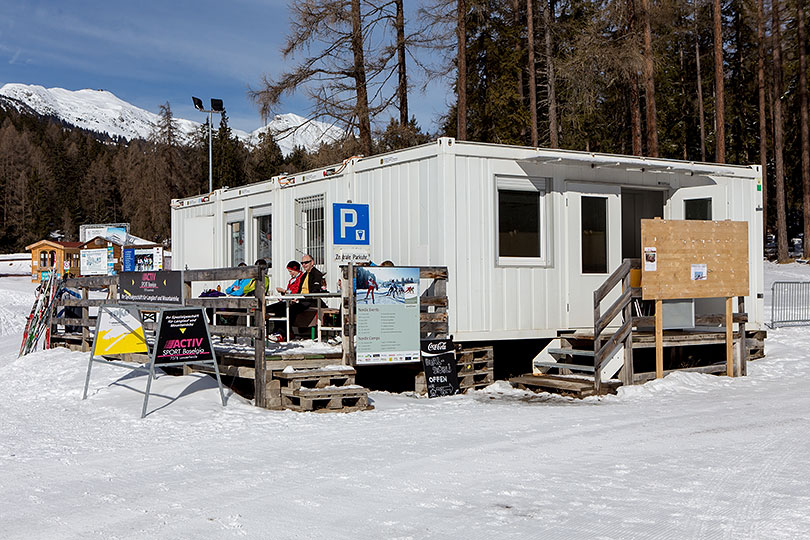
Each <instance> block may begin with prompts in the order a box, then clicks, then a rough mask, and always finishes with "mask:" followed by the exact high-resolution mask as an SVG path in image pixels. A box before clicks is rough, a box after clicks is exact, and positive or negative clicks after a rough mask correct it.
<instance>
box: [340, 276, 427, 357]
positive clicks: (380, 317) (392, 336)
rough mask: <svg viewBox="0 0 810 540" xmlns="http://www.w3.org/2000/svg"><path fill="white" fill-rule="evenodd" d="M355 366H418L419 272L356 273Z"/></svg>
mask: <svg viewBox="0 0 810 540" xmlns="http://www.w3.org/2000/svg"><path fill="white" fill-rule="evenodd" d="M356 279H357V287H356V289H355V305H356V312H357V347H356V355H357V363H358V364H389V363H408V362H419V268H409V267H394V266H366V267H359V268H357V269H356Z"/></svg>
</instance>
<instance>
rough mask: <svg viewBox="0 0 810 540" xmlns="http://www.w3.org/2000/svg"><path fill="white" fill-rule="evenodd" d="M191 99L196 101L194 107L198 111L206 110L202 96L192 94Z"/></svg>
mask: <svg viewBox="0 0 810 540" xmlns="http://www.w3.org/2000/svg"><path fill="white" fill-rule="evenodd" d="M191 99H192V100H193V101H194V107H195V108H196V109H197V110H198V111H204V110H205V109H203V104H202V100H201V99H200V98H198V97H194V96H191Z"/></svg>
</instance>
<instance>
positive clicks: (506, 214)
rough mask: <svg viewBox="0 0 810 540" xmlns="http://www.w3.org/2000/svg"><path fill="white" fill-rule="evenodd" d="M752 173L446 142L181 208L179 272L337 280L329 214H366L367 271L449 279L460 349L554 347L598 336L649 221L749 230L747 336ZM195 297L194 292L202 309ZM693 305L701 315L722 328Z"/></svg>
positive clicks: (758, 260) (755, 238)
mask: <svg viewBox="0 0 810 540" xmlns="http://www.w3.org/2000/svg"><path fill="white" fill-rule="evenodd" d="M761 177H762V176H761V169H760V167H759V166H757V165H746V166H739V165H723V164H712V163H695V162H686V161H677V160H667V159H653V158H642V157H632V156H618V155H609V154H595V153H590V152H575V151H565V150H549V149H542V148H530V147H518V146H506V145H495V144H482V143H473V142H462V141H456V140H454V139H452V138H440V139H438V140H437V141H435V142H433V143H429V144H425V145H422V146H417V147H414V148H409V149H406V150H400V151H396V152H391V153H387V154H382V155H377V156H372V157H369V158H350V159H348V160H346V162H344V164H343V165H339V166H335V167H329V168H324V169H318V170H314V171H309V172H306V173H299V174H295V175H290V176H286V177H285V176H279V177H274V178H272V179H270V180H268V181H264V182H259V183H256V184H251V185H248V186H243V187H239V188H230V189H228V188H225V189H220V190H216V191H215V192H213V193H210V194H208V195H203V196H198V197H192V198H188V199H178V200H174V201H173V202H172V251H173V257H174V261H173V268H175V269H184V268H189V269H193V268H215V267H226V266H235V265H236V264H237V263H238V262H240V261H242V260H244V261H245V262H247V263H248V264H251V263H252V262H253V261H254V260H255V259H257V258H259V257H263V258H265V259H267V260H268V261H272V273H271V276H272V277H271V284H272V287H273V288H274V287H276V286H284V285H285V284H286V282H287V279H288V274H287V272H286V271H285V266H286V263H287V261H288V260H290V259H296V260H300V258H301V256H302V254H303V253H305V252H308V253H310V254H312V255H313V257H314V258H315V260H316V262H317V263H318V267H319V268H321V270H323V271H325V272H326V274H327V275H326V280H327V284H328V287H329V289H330V290H336V282H337V277H338V276H339V269H338V263H337V262H335V261H334V254H335V249H334V248H333V246H332V245H331V239H332V238H333V234H332V204H333V203H345V202H348V201H351V202H353V203H367V204H369V206H370V241H371V256H372V260H373V261H375V262H377V263H380V262H382V261H384V260H386V259H390V260H392V261H393V262H394V263H395V264H397V265H401V266H446V267H447V268H448V272H449V281H448V284H447V294H448V298H449V303H450V305H449V310H448V311H449V324H450V333H451V334H452V335H453V336H454V338H455V340H456V341H460V342H464V341H495V340H506V339H533V338H549V337H554V336H556V335H557V331H558V330H563V329H576V328H592V327H593V291H594V290H595V289H596V288H598V287H599V286H600V285H601V284H602V283H603V282H604V280H605V278H606V277H607V276H608V275H609V274H610V273H611V272H612V271H613V270H615V269H616V268H617V267H618V266H619V265H620V264H621V261H622V260H623V259H624V258H627V257H636V258H638V257H640V250H641V245H640V244H641V235H640V220H641V219H643V218H651V217H655V216H659V217H663V218H664V219H712V220H726V219H730V220H735V221H747V222H748V223H749V227H748V252H749V276H750V294H749V296H748V297H747V298H746V311H747V312H748V317H749V322H748V325H747V328H748V329H757V328H764V317H763V300H762V293H763V264H762V248H763V246H762V238H763V230H762V192H761V187H762V179H761ZM198 292H199V291H195V294H197V293H198ZM722 305H723V304H722V303H713V301H712V300H711V299H709V300H699V301H698V303H697V304H696V312H697V313H700V312H713V313H722V312H723V307H722Z"/></svg>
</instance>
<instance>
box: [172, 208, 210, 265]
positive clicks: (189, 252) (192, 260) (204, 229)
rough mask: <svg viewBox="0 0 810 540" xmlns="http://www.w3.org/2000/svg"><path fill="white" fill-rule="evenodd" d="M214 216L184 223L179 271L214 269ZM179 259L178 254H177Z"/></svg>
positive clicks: (196, 218) (193, 218)
mask: <svg viewBox="0 0 810 540" xmlns="http://www.w3.org/2000/svg"><path fill="white" fill-rule="evenodd" d="M213 246H214V216H196V217H192V218H186V220H185V222H184V223H183V253H182V257H183V258H182V259H181V260H180V261H178V262H179V263H180V264H179V265H177V266H176V268H177V269H178V270H182V269H189V270H191V269H195V268H214V267H216V266H217V265H216V264H215V261H214V253H213V249H214V248H213ZM175 257H177V254H175Z"/></svg>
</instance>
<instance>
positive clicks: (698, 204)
mask: <svg viewBox="0 0 810 540" xmlns="http://www.w3.org/2000/svg"><path fill="white" fill-rule="evenodd" d="M683 217H684V219H703V220H711V219H712V199H711V198H707V199H687V200H685V201H683Z"/></svg>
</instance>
